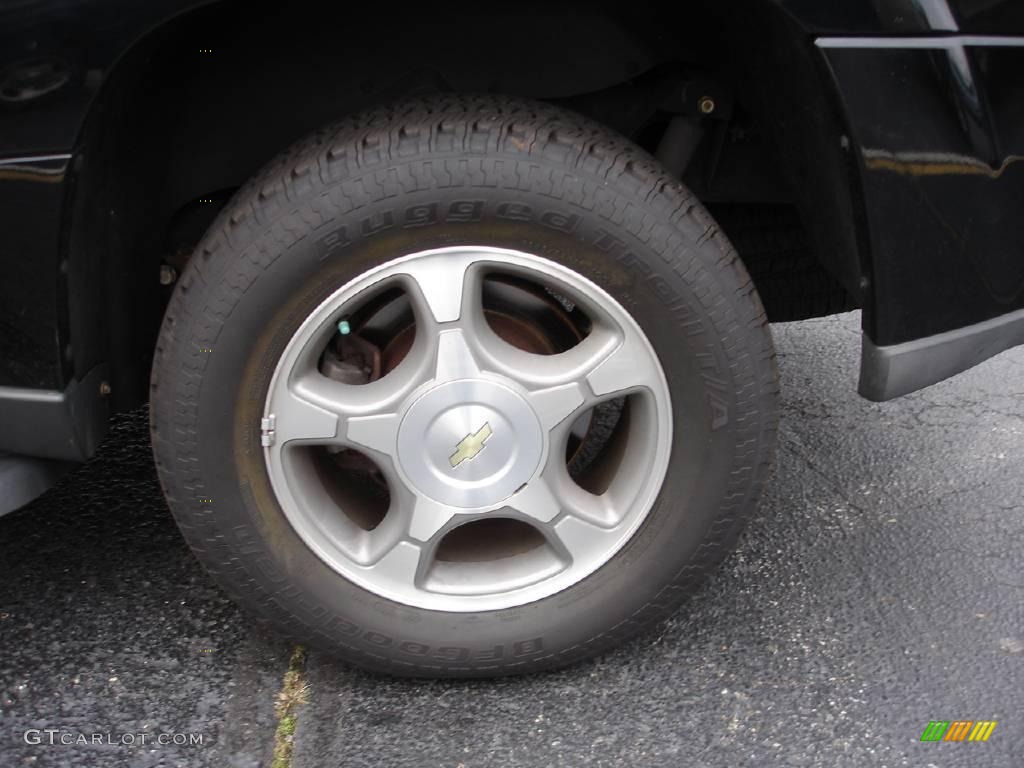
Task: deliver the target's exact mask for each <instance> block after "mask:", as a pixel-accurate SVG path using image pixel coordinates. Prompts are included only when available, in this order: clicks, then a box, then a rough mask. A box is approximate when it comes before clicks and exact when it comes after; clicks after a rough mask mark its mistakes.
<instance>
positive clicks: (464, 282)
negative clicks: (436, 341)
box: [402, 252, 480, 324]
mask: <svg viewBox="0 0 1024 768" xmlns="http://www.w3.org/2000/svg"><path fill="white" fill-rule="evenodd" d="M477 259H478V256H477V255H476V254H474V253H472V252H470V253H465V252H462V253H446V254H439V255H435V256H430V257H427V258H424V259H417V260H412V261H409V262H407V263H405V264H404V265H403V267H402V272H404V273H405V274H406V275H408V276H409V278H411V279H410V281H409V282H407V283H406V286H407V288H409V290H410V293H411V294H412V297H411V298H412V302H413V305H414V306H415V307H416V308H417V309H418V310H419V319H420V320H427V317H428V315H429V318H430V319H431V320H432V321H433V322H434V323H438V324H441V323H453V322H455V321H456V320H459V319H460V318H462V317H463V315H465V314H468V313H469V312H472V311H473V310H474V308H475V307H476V306H477V303H478V302H477V299H476V297H477V294H478V291H479V288H480V284H479V282H478V281H477V280H476V279H475V278H476V276H475V274H474V273H473V272H472V270H470V269H469V268H470V266H471V265H472V264H473V263H474V262H476V261H477ZM467 278H468V279H467Z"/></svg>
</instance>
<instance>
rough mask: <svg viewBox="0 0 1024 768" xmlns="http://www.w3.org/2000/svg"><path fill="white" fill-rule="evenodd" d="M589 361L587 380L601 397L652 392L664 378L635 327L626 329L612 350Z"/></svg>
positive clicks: (594, 391)
mask: <svg viewBox="0 0 1024 768" xmlns="http://www.w3.org/2000/svg"><path fill="white" fill-rule="evenodd" d="M590 362H591V365H590V366H588V371H587V373H586V379H587V383H588V384H589V385H590V389H591V390H592V391H593V393H594V394H595V395H596V396H598V397H602V396H604V395H612V394H617V393H622V392H627V391H629V390H636V389H639V388H647V389H652V388H654V387H656V386H657V385H658V383H659V381H660V379H661V375H662V374H661V367H660V366H659V365H658V363H657V359H656V358H655V357H654V355H653V353H652V352H651V349H650V347H649V345H648V344H647V342H646V341H645V340H644V339H642V338H641V337H640V335H639V334H638V333H637V332H636V331H635V330H633V329H632V328H623V329H622V331H621V335H620V336H619V339H618V344H616V345H615V347H614V348H613V349H612V351H611V352H610V353H608V354H604V353H599V354H597V355H595V356H594V357H593V358H591V361H590Z"/></svg>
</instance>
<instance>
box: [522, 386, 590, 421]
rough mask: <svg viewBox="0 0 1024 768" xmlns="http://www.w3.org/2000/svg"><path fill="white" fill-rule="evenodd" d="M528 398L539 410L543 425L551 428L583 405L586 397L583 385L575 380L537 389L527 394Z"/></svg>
mask: <svg viewBox="0 0 1024 768" xmlns="http://www.w3.org/2000/svg"><path fill="white" fill-rule="evenodd" d="M527 400H529V401H530V405H532V406H533V409H534V410H535V411H536V412H537V417H538V418H539V419H540V424H541V426H542V427H544V429H547V430H551V429H554V428H555V427H557V426H558V425H559V424H561V423H562V422H563V421H565V419H566V418H568V417H569V416H570V415H571V414H572V413H573V412H574V411H576V410H577V409H578V408H579V407H580V406H581V405H583V403H584V402H585V401H586V398H585V396H584V390H583V387H581V386H580V385H579V384H577V383H576V382H575V381H573V382H569V383H568V384H556V385H555V386H553V387H544V388H543V389H535V390H534V391H532V392H530V393H529V394H528V395H527Z"/></svg>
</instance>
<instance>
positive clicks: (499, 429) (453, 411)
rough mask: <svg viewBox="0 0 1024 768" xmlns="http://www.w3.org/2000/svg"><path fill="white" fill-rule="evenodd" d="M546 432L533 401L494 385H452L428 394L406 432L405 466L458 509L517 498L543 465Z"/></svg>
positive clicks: (401, 457)
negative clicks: (529, 401)
mask: <svg viewBox="0 0 1024 768" xmlns="http://www.w3.org/2000/svg"><path fill="white" fill-rule="evenodd" d="M543 450H544V434H543V431H542V430H541V426H540V421H539V420H538V419H537V416H536V414H535V413H534V411H533V409H532V408H531V407H530V405H529V403H527V402H526V400H525V399H524V398H523V397H522V396H520V395H519V394H518V393H517V392H515V391H514V390H512V389H510V388H509V387H506V386H504V385H503V384H499V383H497V382H494V381H490V380H487V379H459V380H456V381H449V382H446V383H444V384H439V385H438V386H436V387H434V388H433V389H430V390H429V391H427V392H425V393H424V394H422V395H420V397H419V398H417V399H416V400H415V401H414V402H413V403H412V405H410V406H409V409H408V410H407V411H406V413H405V416H404V417H403V419H402V424H401V426H400V427H399V431H398V462H399V464H400V465H401V469H402V471H403V472H404V473H405V475H406V476H407V477H408V478H409V480H411V481H412V484H413V485H414V486H415V487H416V488H417V489H418V490H420V491H422V492H423V493H424V494H426V495H427V496H430V497H431V498H432V499H434V500H435V501H439V502H441V503H442V504H448V505H450V506H454V507H467V508H468V507H485V506H490V505H492V504H497V503H498V502H500V501H503V500H504V499H506V498H508V497H509V496H511V495H512V494H513V493H515V491H516V490H518V488H519V487H520V486H521V485H523V483H525V482H527V481H528V480H529V479H530V478H531V477H532V476H533V473H534V472H535V471H536V470H537V466H538V465H539V464H540V459H541V455H542V453H543Z"/></svg>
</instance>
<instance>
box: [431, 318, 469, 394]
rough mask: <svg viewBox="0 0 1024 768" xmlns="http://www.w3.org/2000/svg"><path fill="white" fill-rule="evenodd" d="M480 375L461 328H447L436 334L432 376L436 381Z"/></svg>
mask: <svg viewBox="0 0 1024 768" xmlns="http://www.w3.org/2000/svg"><path fill="white" fill-rule="evenodd" d="M479 375H480V368H479V366H478V365H477V362H476V359H475V358H474V357H473V352H472V350H471V349H470V347H469V344H467V343H466V336H465V333H464V332H463V330H462V329H461V328H449V329H446V330H443V331H441V332H440V333H438V334H437V362H436V363H435V365H434V378H435V380H436V381H437V382H438V383H441V382H445V381H455V380H456V379H471V378H474V377H476V376H479Z"/></svg>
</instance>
